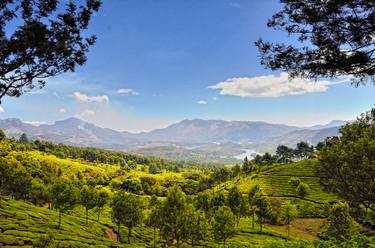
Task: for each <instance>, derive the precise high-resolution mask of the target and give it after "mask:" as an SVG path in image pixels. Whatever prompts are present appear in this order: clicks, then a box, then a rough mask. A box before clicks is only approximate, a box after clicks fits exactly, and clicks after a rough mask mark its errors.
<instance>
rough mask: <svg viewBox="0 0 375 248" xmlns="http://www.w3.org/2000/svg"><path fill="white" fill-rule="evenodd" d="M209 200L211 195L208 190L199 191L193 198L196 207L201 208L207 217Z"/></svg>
mask: <svg viewBox="0 0 375 248" xmlns="http://www.w3.org/2000/svg"><path fill="white" fill-rule="evenodd" d="M211 201H212V196H211V194H210V193H209V192H208V191H205V192H200V193H199V194H198V195H197V197H196V199H195V204H196V207H197V209H200V210H202V211H203V212H204V213H205V214H206V217H207V218H209V217H210V216H211Z"/></svg>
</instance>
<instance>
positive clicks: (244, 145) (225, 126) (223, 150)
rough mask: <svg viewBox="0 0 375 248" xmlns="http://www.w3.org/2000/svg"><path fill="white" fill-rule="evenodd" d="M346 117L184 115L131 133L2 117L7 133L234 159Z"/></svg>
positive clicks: (314, 133)
mask: <svg viewBox="0 0 375 248" xmlns="http://www.w3.org/2000/svg"><path fill="white" fill-rule="evenodd" d="M344 123H345V122H343V121H333V122H331V123H329V124H326V125H316V126H313V127H309V128H300V127H295V126H288V125H282V124H270V123H266V122H260V121H224V120H202V119H193V120H183V121H181V122H178V123H175V124H172V125H170V126H168V127H166V128H162V129H156V130H153V131H150V132H143V133H138V134H134V133H129V132H120V131H116V130H112V129H109V128H102V127H98V126H96V125H94V124H91V123H88V122H85V121H83V120H80V119H78V118H74V117H72V118H68V119H66V120H61V121H56V122H55V123H54V124H43V125H40V126H34V125H31V124H29V123H25V122H23V121H21V120H20V119H14V118H12V119H4V120H0V128H1V129H3V130H4V131H5V133H6V134H7V135H8V136H13V137H16V138H18V137H19V136H20V135H21V134H22V133H26V134H27V135H28V136H29V137H30V138H31V139H41V140H48V141H52V142H55V143H64V144H70V145H76V146H92V147H100V148H107V149H113V150H124V151H130V152H136V153H140V154H144V155H154V156H165V157H169V158H178V157H179V156H180V157H181V159H182V158H183V159H189V157H190V159H195V160H199V161H204V159H205V158H207V159H208V160H209V161H217V160H220V159H221V160H222V161H229V160H231V159H232V156H234V155H236V153H237V154H241V153H243V150H244V149H248V148H249V144H251V147H250V148H251V149H253V150H255V151H258V152H264V151H273V150H274V149H275V148H276V147H277V145H278V144H285V145H288V146H292V147H293V146H295V144H296V143H297V142H299V141H301V140H304V141H308V142H309V143H311V144H316V143H317V142H319V141H322V140H324V139H325V138H326V137H328V136H334V135H337V134H338V130H339V128H340V126H341V125H342V124H344Z"/></svg>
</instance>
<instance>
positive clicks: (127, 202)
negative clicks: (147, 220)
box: [111, 190, 143, 244]
mask: <svg viewBox="0 0 375 248" xmlns="http://www.w3.org/2000/svg"><path fill="white" fill-rule="evenodd" d="M111 205H112V218H113V220H114V221H115V222H116V223H117V226H118V229H117V230H118V234H120V225H121V224H123V225H125V226H126V227H127V228H128V243H129V244H130V238H131V237H132V230H133V228H134V227H136V226H137V225H139V224H140V223H141V222H142V218H143V211H142V203H141V201H140V199H139V198H138V197H137V196H135V195H133V194H130V193H126V192H124V191H122V190H120V191H117V192H116V194H115V196H114V197H113V200H112V204H111Z"/></svg>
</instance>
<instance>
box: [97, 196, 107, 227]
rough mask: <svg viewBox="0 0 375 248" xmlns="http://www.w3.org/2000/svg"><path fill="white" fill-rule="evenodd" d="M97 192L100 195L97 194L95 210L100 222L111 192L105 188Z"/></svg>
mask: <svg viewBox="0 0 375 248" xmlns="http://www.w3.org/2000/svg"><path fill="white" fill-rule="evenodd" d="M97 194H98V195H97V199H96V204H95V211H96V212H97V214H98V222H99V219H100V214H101V213H102V211H103V209H104V206H105V205H106V204H107V203H108V200H109V194H108V192H107V191H106V190H104V189H102V190H99V191H98V193H97Z"/></svg>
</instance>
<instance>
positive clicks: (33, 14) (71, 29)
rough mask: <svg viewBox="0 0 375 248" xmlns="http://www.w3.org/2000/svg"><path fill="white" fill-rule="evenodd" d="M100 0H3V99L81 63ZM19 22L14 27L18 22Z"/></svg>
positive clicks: (0, 15)
mask: <svg viewBox="0 0 375 248" xmlns="http://www.w3.org/2000/svg"><path fill="white" fill-rule="evenodd" d="M100 5H101V1H100V0H86V4H84V5H77V4H76V3H75V2H74V1H69V3H65V1H59V0H47V1H46V0H34V1H30V0H4V1H1V3H0V51H1V52H0V103H1V100H2V99H3V97H4V96H6V95H7V96H11V97H19V96H20V95H22V94H23V93H24V92H27V91H29V90H31V89H33V88H34V87H35V86H39V87H40V88H42V87H44V85H45V79H46V78H48V77H52V76H55V75H57V74H60V73H62V72H68V71H74V70H75V67H76V65H83V64H84V63H85V62H86V60H87V58H86V53H87V52H88V49H89V47H90V46H91V45H93V44H94V43H95V40H96V37H95V36H86V35H85V30H86V29H87V28H88V25H89V22H90V19H91V16H92V14H93V13H94V12H97V11H98V10H99V8H100ZM15 21H17V24H18V25H17V27H16V28H14V27H13V26H14V22H15Z"/></svg>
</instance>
